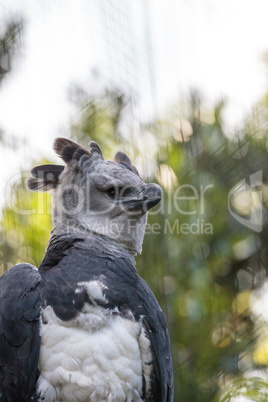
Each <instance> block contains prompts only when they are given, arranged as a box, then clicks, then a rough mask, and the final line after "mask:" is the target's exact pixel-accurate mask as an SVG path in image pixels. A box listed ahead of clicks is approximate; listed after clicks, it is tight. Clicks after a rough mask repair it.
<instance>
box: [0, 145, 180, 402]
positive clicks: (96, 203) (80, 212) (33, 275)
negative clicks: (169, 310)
mask: <svg viewBox="0 0 268 402" xmlns="http://www.w3.org/2000/svg"><path fill="white" fill-rule="evenodd" d="M54 149H55V151H56V152H57V154H58V155H59V156H60V157H61V158H62V159H63V160H64V162H65V163H66V166H65V167H64V166H61V165H43V166H39V167H35V168H34V169H33V170H32V172H31V177H30V178H29V180H28V187H29V189H31V190H37V191H40V190H41V191H48V190H53V231H52V236H51V239H50V242H49V245H48V247H47V250H46V254H45V257H44V260H43V261H42V263H41V265H40V267H39V270H36V269H35V268H34V267H32V266H30V265H29V264H20V265H17V266H15V267H13V268H11V269H10V270H9V271H8V272H7V273H5V274H4V275H3V276H2V278H1V279H0V380H1V383H0V401H12V402H16V401H29V400H32V401H34V400H39V399H40V398H41V397H43V400H45V401H56V400H59V401H60V400H66V398H67V397H66V395H68V398H69V394H72V393H73V394H72V395H73V396H70V398H77V400H81V401H82V400H90V401H98V400H107V401H108V400H118V401H121V400H122V401H148V402H149V401H159V402H171V401H172V400H173V375H172V363H171V354H170V346H169V338H168V331H167V326H166V322H165V318H164V316H163V313H162V311H161V309H160V307H159V305H158V303H157V301H156V299H155V297H154V296H153V294H152V292H151V290H150V289H149V287H148V286H147V285H146V283H145V282H144V281H143V280H142V279H141V278H140V277H139V275H138V274H137V271H136V268H135V260H134V255H135V254H136V253H139V252H141V248H142V241H143V236H144V229H145V225H146V220H147V211H148V209H150V208H152V207H153V206H154V205H156V204H157V203H158V202H159V201H160V199H161V195H162V194H161V189H160V187H159V186H157V185H155V184H146V183H145V182H144V181H143V180H142V179H141V178H140V177H139V174H138V172H137V169H136V168H135V167H133V166H132V164H131V161H130V159H129V158H128V156H127V155H125V154H123V153H121V152H119V153H117V155H116V157H115V161H114V162H113V161H104V159H103V156H102V153H101V150H100V148H99V147H98V145H97V144H96V143H94V142H91V143H90V147H89V150H86V149H84V148H82V147H80V146H79V145H78V144H75V143H73V142H72V141H70V140H67V139H64V138H60V139H57V140H56V141H55V145H54ZM51 314H52V315H51ZM51 317H54V318H53V320H54V321H53V322H52V321H51ZM117 322H118V323H119V324H118V327H116V328H119V331H120V325H123V326H125V325H126V327H125V328H129V327H128V325H129V324H127V323H133V328H136V329H137V330H138V332H137V333H136V335H135V336H134V335H133V334H132V332H133V329H128V331H130V332H128V335H127V336H128V337H129V342H131V345H132V343H133V342H134V344H133V345H134V346H135V345H136V346H135V347H139V348H140V352H139V353H138V355H136V358H137V359H138V360H137V367H141V368H140V369H138V373H139V374H138V375H137V382H134V380H133V378H134V377H135V376H134V372H133V376H130V377H129V378H130V379H129V381H130V382H127V380H123V378H124V375H125V374H124V373H123V374H122V373H121V374H120V372H121V371H122V370H121V371H120V370H119V371H118V373H117V371H116V373H113V374H116V376H117V377H116V378H117V380H113V381H114V382H113V384H109V383H108V380H107V379H106V380H105V378H106V377H105V376H108V377H109V375H110V374H109V367H108V365H110V364H111V367H117V366H116V365H114V364H115V363H114V362H113V358H111V357H109V359H108V360H107V364H108V365H107V367H104V368H103V367H101V366H100V374H99V376H103V378H102V379H101V380H100V381H103V382H102V384H103V385H102V386H99V388H98V385H96V381H95V383H94V381H93V385H92V384H91V382H90V378H89V384H91V385H88V389H87V388H86V387H85V386H83V385H81V389H79V386H78V385H77V383H76V382H74V380H71V377H70V380H65V377H64V375H63V374H62V375H61V376H59V377H57V376H56V374H55V375H54V377H53V376H52V380H50V377H49V374H47V372H46V364H50V362H51V361H52V360H49V359H51V356H50V357H49V356H47V357H46V353H45V351H46V350H49V349H46V348H48V343H47V342H48V341H47V338H46V336H47V335H44V334H46V333H47V332H46V330H47V328H48V327H49V326H50V327H49V328H52V329H53V328H56V330H55V331H57V328H59V331H60V328H61V327H62V328H63V329H64V328H66V331H71V330H72V328H74V329H75V328H77V329H79V328H81V331H84V330H86V331H87V333H88V335H86V337H88V339H91V338H90V337H91V336H93V335H94V334H95V333H100V335H101V334H106V332H107V331H106V332H105V328H106V327H107V328H108V329H110V328H113V325H114V324H113V323H117ZM39 324H40V325H41V326H39ZM52 324H53V325H52ZM103 328H104V329H103ZM130 328H132V327H130ZM117 330H118V329H117ZM40 331H41V332H40ZM51 331H52V330H49V331H48V336H49V337H52V340H53V331H52V332H51ZM81 331H80V332H79V334H80V335H79V336H81V334H83V333H84V332H81ZM103 331H104V332H103ZM124 331H125V329H124ZM122 333H123V332H122ZM40 336H41V339H40ZM56 336H58V335H56V333H55V339H56ZM105 336H106V335H105ZM79 339H80V338H79ZM85 339H86V338H85ZM92 339H93V338H92ZM94 339H95V338H94ZM105 339H106V338H105ZM107 339H108V338H107ZM67 341H68V338H67ZM40 342H41V346H40ZM53 342H55V341H53ZM53 342H52V343H53ZM126 342H127V340H126ZM89 345H90V347H93V355H94V353H95V352H94V345H93V346H92V345H91V344H89ZM70 346H71V345H70ZM117 346H118V347H119V350H121V349H120V343H119V345H117ZM126 347H128V346H126ZM40 348H41V349H40ZM129 348H130V350H132V346H130V344H129ZM40 350H41V352H40ZM122 350H123V349H122ZM1 351H5V353H4V354H3V355H2V354H1ZM52 352H53V351H52ZM108 352H109V353H108V355H109V356H112V355H113V353H114V352H113V346H111V350H110V351H109V348H108ZM85 353H86V352H85ZM122 353H123V354H124V353H126V352H122ZM52 357H53V356H52ZM46 358H47V360H48V363H46ZM91 358H92V355H89V356H88V360H87V361H88V362H89V361H90V359H91ZM106 358H107V356H106ZM119 358H123V360H122V362H124V364H125V361H127V360H126V359H127V355H126V357H124V355H122V356H120V355H118V356H117V359H119ZM54 360H55V358H54ZM54 360H53V365H52V367H53V370H55V373H58V369H60V366H61V364H62V363H61V360H59V361H57V362H56V363H55V362H54ZM97 360H98V359H97ZM38 361H39V363H38ZM118 361H119V360H118ZM120 361H121V360H120ZM134 363H135V362H134ZM134 363H133V364H134ZM79 364H80V363H79ZM88 364H89V363H88ZM126 364H128V363H126ZM129 364H130V366H131V367H132V369H133V370H136V368H134V367H136V366H133V364H132V363H129ZM57 365H58V366H59V367H58V366H57ZM139 365H141V366H139ZM130 366H129V370H130ZM79 367H80V368H79V369H78V370H80V371H81V370H82V371H81V376H84V375H85V373H86V372H88V371H87V370H88V368H87V367H82V365H81V366H79ZM126 367H128V366H126ZM119 368H120V367H119ZM132 369H131V370H132ZM101 370H104V371H101ZM113 370H115V369H113ZM116 370H117V369H116ZM139 370H141V371H139ZM65 371H66V370H65ZM124 371H125V372H127V368H125V369H124V370H123V372H124ZM59 372H60V371H59ZM71 373H72V372H70V375H71V376H72V374H71ZM56 377H57V379H56ZM108 377H107V378H108ZM132 377H133V378H132ZM68 378H69V377H68ZM109 378H110V377H109ZM68 381H70V383H71V384H72V387H71V388H70V390H71V391H70V392H69V391H68V392H69V393H68V394H65V393H64V392H65V387H66V386H67V385H68V384H67V383H68ZM72 381H73V382H72ZM124 381H126V382H124ZM65 382H67V383H65ZM83 387H84V388H83ZM90 387H91V388H90ZM68 389H69V388H68ZM83 392H84V393H83ZM120 393H121V394H120ZM64 395H65V396H64ZM75 395H76V396H75ZM77 395H78V396H77ZM85 395H86V396H85ZM101 395H102V396H101ZM104 395H106V396H105V397H104ZM115 395H121V396H120V397H119V396H115ZM124 395H125V396H124ZM96 398H97V399H96ZM103 398H104V399H103ZM105 398H106V399H105ZM111 398H113V399H111ZM68 400H69V399H68ZM70 400H72V399H70ZM73 400H75V399H73Z"/></svg>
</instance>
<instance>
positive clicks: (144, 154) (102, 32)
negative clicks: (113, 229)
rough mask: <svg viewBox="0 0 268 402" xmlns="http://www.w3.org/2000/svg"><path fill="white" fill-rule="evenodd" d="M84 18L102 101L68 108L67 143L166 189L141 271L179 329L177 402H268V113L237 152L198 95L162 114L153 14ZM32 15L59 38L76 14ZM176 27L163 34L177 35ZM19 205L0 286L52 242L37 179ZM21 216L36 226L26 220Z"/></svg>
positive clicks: (7, 227)
mask: <svg viewBox="0 0 268 402" xmlns="http://www.w3.org/2000/svg"><path fill="white" fill-rule="evenodd" d="M26 3H27V2H26ZM12 4H13V10H12V11H13V15H14V11H15V13H16V14H18V15H20V14H23V10H22V9H21V8H20V6H19V5H18V4H17V3H16V2H14V3H12ZM79 6H80V7H81V9H82V10H83V14H84V15H85V17H84V18H85V19H88V20H90V21H91V22H92V27H91V31H90V32H91V34H92V38H90V37H88V38H87V40H88V41H90V40H91V41H92V42H93V44H92V49H93V51H94V52H95V53H96V55H97V58H96V60H97V61H96V63H97V64H96V66H95V67H94V73H93V79H91V83H92V85H91V89H88V87H87V85H86V86H85V88H83V87H82V85H81V84H79V85H80V86H79V85H78V86H77V87H74V88H73V91H72V93H71V95H70V97H71V98H73V99H75V102H74V103H75V105H76V109H75V110H76V111H75V112H73V114H72V116H71V120H72V123H71V127H70V128H69V129H68V130H67V132H66V134H67V135H68V136H71V137H72V138H73V139H76V140H78V141H81V142H82V143H84V144H86V143H87V142H88V140H89V139H94V140H96V141H98V142H100V143H101V145H102V146H103V148H105V146H107V148H108V149H109V151H108V152H109V153H111V154H112V152H114V151H115V150H116V149H117V148H118V146H121V147H123V148H124V151H126V152H130V153H132V155H133V156H134V158H135V157H136V160H137V161H138V163H139V165H140V164H142V166H144V171H143V172H142V173H143V175H144V176H145V177H147V178H150V179H152V180H158V182H159V183H160V184H161V186H162V187H163V190H164V200H163V202H164V207H163V208H162V207H161V209H160V210H159V213H158V214H155V215H152V216H150V217H149V223H150V224H151V226H150V231H149V233H148V234H147V236H146V238H145V245H144V252H143V255H142V257H138V266H140V271H141V273H142V275H143V276H145V278H146V279H147V281H148V282H149V283H150V284H151V286H152V287H153V289H154V290H155V292H156V294H157V296H158V298H159V300H160V302H161V304H162V306H163V308H164V310H165V312H166V315H167V318H168V323H169V328H170V334H171V341H172V351H173V362H174V372H175V388H176V399H175V400H182V401H193V400H195V401H199V400H200V401H204V400H206V401H210V400H211V401H212V400H230V401H235V400H236V399H235V398H237V397H244V398H246V399H245V400H249V398H251V399H250V400H262V399H261V398H263V400H266V399H265V398H267V384H268V379H267V377H268V376H267V365H268V325H267V321H268V313H267V306H268V305H267V303H268V300H267V296H266V288H267V283H268V282H267V264H268V247H267V236H268V226H267V205H268V190H267V189H268V164H267V149H266V147H267V133H268V132H267V115H268V107H267V99H266V100H265V101H264V102H260V103H259V104H258V105H256V107H255V109H254V110H253V112H252V114H251V115H250V116H249V117H248V119H247V121H245V122H244V123H243V124H241V127H240V128H239V131H238V133H236V135H233V137H232V138H228V137H227V136H226V133H225V128H224V121H223V117H222V110H223V109H224V103H222V104H220V105H218V106H217V105H216V106H215V108H212V107H211V108H210V109H209V110H208V111H207V114H209V116H205V117H204V116H203V112H204V111H203V106H204V105H203V103H204V101H203V100H202V97H201V96H199V95H198V94H197V93H194V92H192V93H191V94H190V95H189V96H187V97H184V98H183V99H181V98H180V99H179V97H178V99H177V100H175V101H174V105H175V106H174V108H173V109H172V111H171V112H170V111H167V109H168V108H167V107H165V108H163V107H161V105H160V101H159V92H160V88H159V84H158V80H159V75H161V71H160V70H159V69H158V68H157V66H156V65H157V61H156V48H155V47H156V44H155V43H154V42H153V38H154V37H155V32H154V30H155V29H156V27H155V26H153V22H152V19H151V14H152V12H153V7H154V6H153V3H152V2H151V1H148V0H144V1H142V2H139V6H138V7H137V8H135V7H134V8H133V6H132V4H131V2H130V1H127V2H125V1H124V2H123V1H121V2H120V1H115V0H104V1H102V2H98V1H93V0H92V1H91V2H86V1H81V2H79ZM31 7H32V6H31V5H30V3H29V9H28V13H29V14H28V17H29V18H35V19H38V18H41V19H42V23H43V24H44V26H45V27H46V29H47V30H49V21H50V18H52V17H53V18H55V16H56V18H58V15H59V14H58V11H61V10H64V9H65V7H66V8H67V11H70V10H71V9H72V7H71V5H70V2H67V3H66V4H65V3H63V2H61V1H58V2H56V3H55V2H54V4H53V5H52V2H49V1H48V2H41V1H40V2H38V5H37V6H35V8H34V12H33V14H31V11H30V10H31ZM38 7H42V9H43V15H42V17H41V14H40V10H39V11H38ZM55 10H56V11H55ZM169 11H170V10H169ZM0 12H1V14H2V16H4V17H2V22H3V21H4V20H5V21H6V20H7V16H9V14H10V7H9V6H7V2H5V1H4V2H2V3H1V5H0ZM54 13H55V15H54ZM79 15H80V14H79ZM168 15H169V14H167V16H168ZM167 16H166V17H165V18H167ZM165 18H164V17H163V27H166V26H167V25H168V22H167V20H166V19H165ZM44 21H45V22H44ZM137 22H138V24H137ZM4 26H5V31H4V30H3V32H1V38H0V74H1V77H3V80H4V78H5V77H4V76H5V75H6V74H8V70H9V69H12V63H11V60H12V57H13V52H14V53H16V52H17V43H19V41H18V40H17V38H19V37H20V30H21V26H19V27H18V31H16V32H17V33H14V30H12V29H13V28H12V27H11V25H7V23H5V24H4ZM163 27H161V28H162V29H163ZM158 28H159V27H158ZM10 29H11V31H12V32H11V34H12V35H13V36H12V35H11V36H12V37H11V39H10V36H9V35H10V32H9V30H10ZM169 29H170V28H169ZM45 31H46V30H45ZM45 31H44V32H45ZM60 34H61V33H59V35H60ZM170 34H171V36H172V32H170ZM14 35H15V36H14ZM166 38H167V36H166V37H165V39H166ZM10 41H11V42H10ZM12 41H13V42H12ZM6 43H7V44H8V45H6ZM13 44H14V46H13ZM25 46H26V45H25ZM170 46H171V45H170V43H168V44H167V45H166V47H167V49H170ZM8 52H10V56H9V55H8V54H9V53H8ZM167 52H168V50H167ZM172 52H176V48H172ZM172 52H171V53H172ZM7 55H8V56H7ZM14 57H16V55H15V56H14ZM167 58H168V59H169V60H171V58H172V55H170V54H167ZM7 60H8V61H7ZM157 60H159V59H158V58H157ZM53 62H55V61H53ZM170 71H171V70H170ZM172 77H173V76H172V74H171V80H172ZM1 80H2V78H1ZM0 90H1V87H0ZM266 98H267V97H266ZM14 112H15V111H14ZM130 132H131V133H132V135H131V136H130V135H129V133H130ZM103 133H105V136H104V134H103ZM12 138H15V137H10V134H9V133H3V136H2V137H1V152H6V147H7V143H8V148H9V152H11V151H10V149H11V150H12V151H13V152H14V153H15V154H17V155H18V150H17V145H18V143H19V142H20V141H21V140H20V139H15V140H14V139H12ZM15 143H16V146H15ZM21 143H22V146H21V147H20V148H22V152H20V153H19V155H20V158H21V160H22V165H24V164H25V165H26V166H27V167H29V169H30V165H31V163H33V162H37V161H36V160H35V161H32V160H31V158H29V153H28V152H26V151H25V150H26V146H25V145H24V144H23V141H22V142H21ZM144 144H145V145H146V146H145V145H144ZM20 151H21V150H20ZM24 151H25V154H24V156H23V152H24ZM25 155H26V156H25ZM44 156H45V155H44ZM108 156H109V157H110V156H111V155H110V154H109V155H108ZM29 159H30V161H29ZM142 159H144V161H142ZM148 160H149V161H148ZM163 172H164V173H163ZM12 191H13V196H14V198H13V201H14V204H12V205H2V210H3V211H2V218H1V248H2V250H1V260H2V262H1V273H2V272H3V271H5V270H6V269H8V268H10V267H11V266H12V265H14V264H15V263H17V262H20V261H22V260H26V261H28V262H30V263H32V264H34V265H38V264H39V263H40V261H41V259H42V255H43V253H44V249H45V245H46V243H47V240H48V232H49V230H50V229H51V222H50V220H51V217H50V213H49V212H50V211H49V206H48V205H49V203H50V199H49V197H47V196H45V197H47V198H46V199H44V198H40V196H38V195H30V196H26V193H25V178H23V180H19V181H17V182H16V186H15V187H14V188H13V189H12ZM26 197H27V198H26ZM38 197H39V198H38ZM178 200H179V201H178ZM38 202H39V204H38ZM40 202H41V203H42V206H43V208H42V213H41V212H40ZM178 202H182V204H178ZM14 205H15V206H20V209H21V210H23V211H27V210H30V212H31V211H33V209H34V210H35V213H29V214H27V213H25V214H20V213H17V212H14ZM38 205H39V209H38V208H36V207H37V206H38ZM176 205H177V206H178V208H176ZM193 212H194V213H193ZM153 224H155V228H157V231H156V232H155V233H154V232H153V229H152V227H153V226H152V225H153ZM157 225H158V226H157ZM183 225H184V226H183ZM151 270H153V271H151ZM254 378H255V383H254ZM260 381H262V382H260ZM215 398H216V399H215ZM239 400H241V399H239Z"/></svg>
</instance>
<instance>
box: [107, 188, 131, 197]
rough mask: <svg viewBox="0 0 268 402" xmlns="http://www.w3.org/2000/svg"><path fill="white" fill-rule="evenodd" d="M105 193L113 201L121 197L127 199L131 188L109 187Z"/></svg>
mask: <svg viewBox="0 0 268 402" xmlns="http://www.w3.org/2000/svg"><path fill="white" fill-rule="evenodd" d="M106 193H107V194H108V196H109V197H110V198H112V199H113V200H114V199H118V198H121V197H128V196H129V195H130V194H131V193H132V188H129V187H116V186H111V187H109V188H108V189H107V190H106Z"/></svg>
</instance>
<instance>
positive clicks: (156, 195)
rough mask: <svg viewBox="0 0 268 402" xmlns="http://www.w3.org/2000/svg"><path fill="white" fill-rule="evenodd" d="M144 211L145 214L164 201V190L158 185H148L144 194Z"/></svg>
mask: <svg viewBox="0 0 268 402" xmlns="http://www.w3.org/2000/svg"><path fill="white" fill-rule="evenodd" d="M143 197H144V201H143V203H144V207H145V208H144V209H145V212H147V211H149V209H151V208H153V207H154V206H155V205H157V204H158V203H159V202H160V201H161V199H162V189H161V187H160V186H158V184H153V183H150V184H148V186H147V188H146V190H145V192H144V195H143Z"/></svg>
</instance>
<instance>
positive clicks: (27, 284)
mask: <svg viewBox="0 0 268 402" xmlns="http://www.w3.org/2000/svg"><path fill="white" fill-rule="evenodd" d="M40 287H41V277H40V274H39V272H38V270H37V268H35V267H33V266H32V265H30V264H26V263H24V264H17V265H15V266H14V267H12V268H10V269H9V270H8V271H7V272H5V273H4V274H3V275H2V277H1V278H0V401H3V402H24V401H25V402H26V401H27V402H29V401H30V400H31V397H32V396H33V393H34V391H35V385H36V380H37V372H38V368H37V367H38V358H39V351H40Z"/></svg>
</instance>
